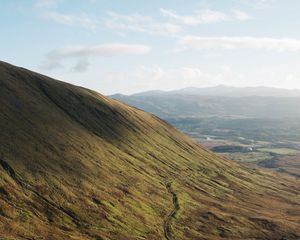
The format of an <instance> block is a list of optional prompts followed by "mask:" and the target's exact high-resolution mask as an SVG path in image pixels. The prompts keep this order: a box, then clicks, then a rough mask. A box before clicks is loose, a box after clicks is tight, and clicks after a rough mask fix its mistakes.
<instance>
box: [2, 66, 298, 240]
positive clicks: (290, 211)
mask: <svg viewBox="0 0 300 240" xmlns="http://www.w3.org/2000/svg"><path fill="white" fill-rule="evenodd" d="M0 129H1V135H0V164H1V165H0V237H7V238H17V239H28V238H33V237H36V238H37V237H42V238H41V239H43V238H44V239H118V240H119V239H120V240H122V239H124V240H125V239H155V240H156V239H164V237H165V233H164V223H165V221H167V220H168V216H169V214H170V213H172V211H173V209H174V205H173V202H172V196H171V195H173V193H176V197H177V200H176V201H177V203H178V205H179V206H180V208H179V210H178V211H176V214H174V216H172V220H171V221H170V224H169V227H168V228H169V229H170V232H171V235H170V236H172V238H173V239H222V238H231V239H253V238H260V239H282V238H287V239H298V238H299V237H300V234H299V231H298V229H299V228H300V205H299V193H300V182H299V181H297V180H295V179H294V178H288V177H284V176H281V175H276V174H274V173H268V172H260V171H258V170H251V169H247V168H245V167H242V166H239V165H238V164H236V163H234V162H231V161H229V160H226V159H224V158H222V157H220V156H218V155H215V154H213V153H211V152H209V151H207V150H206V149H204V148H202V147H201V146H200V145H198V144H196V143H195V142H193V141H192V140H190V139H189V138H188V137H186V136H185V135H183V134H182V133H180V132H178V131H177V130H175V129H174V128H173V127H171V126H170V125H168V124H167V123H165V122H164V121H162V120H160V119H158V118H157V117H155V116H153V115H150V114H148V113H145V112H143V111H140V110H138V109H135V108H132V107H129V106H127V105H125V104H123V103H120V102H118V101H115V100H112V99H109V98H106V97H103V96H102V95H100V94H98V93H96V92H93V91H91V90H87V89H84V88H80V87H76V86H73V85H70V84H66V83H63V82H59V81H55V80H53V79H50V78H47V77H45V76H42V75H39V74H37V73H33V72H30V71H28V70H25V69H22V68H17V67H14V66H12V65H9V64H6V63H0ZM167 183H172V194H170V192H169V189H168V188H166V184H167Z"/></svg>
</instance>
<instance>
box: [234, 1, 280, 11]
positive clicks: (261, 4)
mask: <svg viewBox="0 0 300 240" xmlns="http://www.w3.org/2000/svg"><path fill="white" fill-rule="evenodd" d="M236 1H237V2H239V3H242V4H245V5H248V6H252V7H254V8H257V9H264V8H269V7H271V6H272V4H274V3H275V2H276V0H236Z"/></svg>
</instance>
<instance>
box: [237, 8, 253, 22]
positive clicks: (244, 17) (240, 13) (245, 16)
mask: <svg viewBox="0 0 300 240" xmlns="http://www.w3.org/2000/svg"><path fill="white" fill-rule="evenodd" d="M232 12H233V14H234V18H235V19H237V20H241V21H246V20H250V19H252V17H251V16H250V15H248V14H247V13H245V12H243V11H241V10H238V9H232Z"/></svg>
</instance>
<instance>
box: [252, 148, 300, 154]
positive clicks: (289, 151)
mask: <svg viewBox="0 0 300 240" xmlns="http://www.w3.org/2000/svg"><path fill="white" fill-rule="evenodd" d="M257 151H259V152H267V153H274V154H279V155H296V154H297V153H300V151H298V150H295V149H292V148H258V149H257Z"/></svg>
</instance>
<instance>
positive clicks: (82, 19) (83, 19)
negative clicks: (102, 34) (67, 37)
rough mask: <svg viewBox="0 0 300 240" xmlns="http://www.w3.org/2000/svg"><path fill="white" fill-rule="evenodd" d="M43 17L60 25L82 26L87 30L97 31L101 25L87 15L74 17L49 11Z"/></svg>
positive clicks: (82, 14)
mask: <svg viewBox="0 0 300 240" xmlns="http://www.w3.org/2000/svg"><path fill="white" fill-rule="evenodd" d="M43 17H44V18H46V19H49V20H52V21H54V22H57V23H60V24H64V25H72V26H81V27H84V28H87V29H95V28H96V26H97V25H99V21H97V20H95V19H93V18H91V17H90V16H89V15H87V14H86V13H81V14H79V15H74V14H64V13H60V12H56V11H47V12H45V13H44V14H43Z"/></svg>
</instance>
